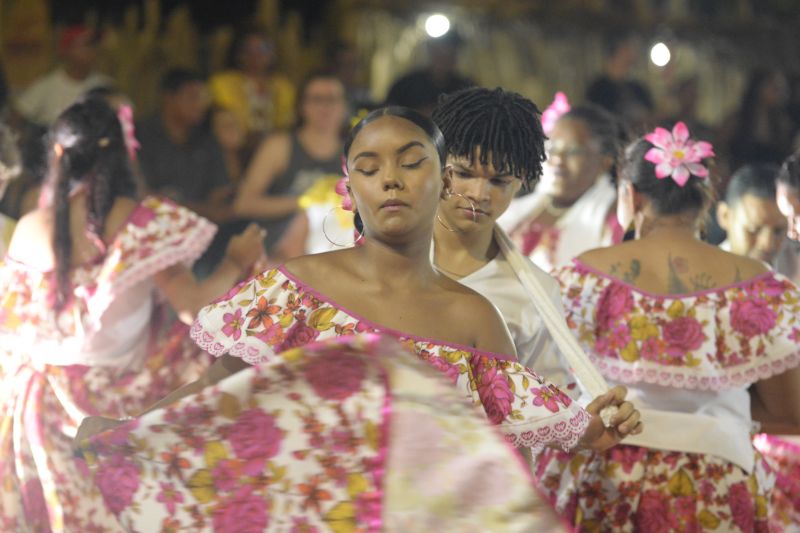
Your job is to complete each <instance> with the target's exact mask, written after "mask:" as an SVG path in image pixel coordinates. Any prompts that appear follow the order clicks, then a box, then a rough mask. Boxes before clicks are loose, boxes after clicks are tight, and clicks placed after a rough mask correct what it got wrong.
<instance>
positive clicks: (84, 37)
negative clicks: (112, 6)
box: [16, 26, 111, 126]
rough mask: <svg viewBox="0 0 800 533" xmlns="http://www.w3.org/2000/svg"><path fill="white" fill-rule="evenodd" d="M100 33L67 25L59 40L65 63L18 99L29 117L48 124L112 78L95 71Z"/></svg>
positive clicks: (62, 60) (43, 124) (37, 122)
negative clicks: (93, 89) (83, 95)
mask: <svg viewBox="0 0 800 533" xmlns="http://www.w3.org/2000/svg"><path fill="white" fill-rule="evenodd" d="M99 42H100V34H99V33H98V32H97V31H95V30H93V29H91V28H89V27H86V26H68V27H66V28H65V29H64V30H63V32H62V33H61V36H60V38H59V41H58V55H59V58H60V59H61V64H60V65H59V66H58V67H56V68H55V69H54V70H53V71H51V72H50V73H48V74H46V75H45V76H43V77H42V78H40V79H39V80H37V81H36V82H34V83H33V85H31V86H30V87H29V88H28V89H27V90H26V91H25V92H24V93H22V94H21V95H20V96H19V98H18V99H17V103H16V109H17V111H18V112H19V113H20V114H22V116H24V117H25V118H26V119H28V120H30V121H31V122H33V123H35V124H38V125H40V126H48V125H49V124H51V123H52V122H54V121H55V119H56V118H58V116H59V115H60V114H61V112H62V111H64V110H65V109H66V108H67V107H69V106H70V105H71V104H72V103H74V102H75V101H76V100H77V99H78V98H79V97H80V96H81V95H82V94H84V93H85V92H86V91H88V90H90V89H92V88H94V87H98V86H101V85H108V84H110V83H111V80H110V79H109V78H107V77H106V76H104V75H102V74H99V73H98V72H96V71H95V64H96V63H97V47H98V44H99Z"/></svg>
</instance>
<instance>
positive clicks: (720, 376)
mask: <svg viewBox="0 0 800 533" xmlns="http://www.w3.org/2000/svg"><path fill="white" fill-rule="evenodd" d="M556 276H557V278H558V280H559V282H560V283H561V287H562V294H563V300H564V307H565V310H566V313H567V323H568V324H569V326H570V329H572V330H573V332H574V333H575V335H576V336H577V337H578V338H579V340H580V341H581V344H582V345H583V346H584V349H585V350H586V352H587V354H589V356H590V358H591V359H592V361H593V362H594V363H595V365H596V366H597V367H598V368H599V369H600V371H601V372H602V373H603V374H604V375H605V377H606V378H607V379H608V381H609V382H610V383H622V384H625V385H626V386H627V387H628V390H629V395H628V396H629V399H631V401H633V402H634V404H635V405H636V406H637V408H639V409H640V411H641V413H642V419H643V421H644V423H645V430H644V432H643V433H642V434H641V435H638V436H635V437H629V438H628V439H626V440H625V441H624V444H623V445H620V446H617V447H615V448H612V449H611V450H608V451H607V452H605V453H584V452H581V453H578V454H576V455H574V456H572V457H569V456H566V455H565V454H563V453H559V452H557V451H552V450H545V452H544V453H543V454H542V455H541V456H540V457H539V461H538V462H537V465H536V468H537V471H536V477H537V480H538V483H539V484H540V487H542V488H543V489H544V490H545V491H546V492H547V493H548V494H549V496H550V498H551V499H552V501H553V502H555V503H556V504H557V507H558V508H559V510H560V511H561V512H562V513H563V515H564V516H565V518H566V519H567V520H569V521H570V522H572V523H573V524H574V525H575V526H576V527H577V528H578V529H579V530H580V531H659V532H665V533H667V532H683V531H701V530H702V531H747V532H750V531H767V530H769V528H770V526H772V525H774V524H775V522H774V518H775V512H774V506H773V503H774V502H773V501H771V498H772V497H773V496H774V493H775V492H776V491H773V486H774V484H775V476H774V472H773V471H772V469H771V468H770V466H769V465H768V464H767V462H766V461H765V460H764V458H763V457H762V456H761V454H760V453H758V451H756V450H755V449H754V448H753V444H752V434H753V430H754V427H753V424H752V420H751V414H750V396H749V394H748V390H747V389H748V387H749V386H750V385H751V384H753V383H755V382H756V381H758V380H761V379H766V378H769V377H771V376H774V375H777V374H780V373H782V372H784V371H786V370H789V369H792V368H794V367H796V366H798V364H800V290H799V289H798V288H797V287H796V286H795V285H794V284H793V283H792V282H791V281H789V280H788V279H786V278H785V277H783V276H781V275H780V274H775V273H772V272H768V273H765V274H763V275H760V276H757V277H755V278H752V279H749V280H746V281H743V282H741V283H735V284H732V285H728V286H725V287H720V288H717V289H713V290H707V291H701V292H695V293H690V294H677V295H658V294H651V293H648V292H646V291H643V290H641V289H639V288H637V287H635V286H633V285H630V284H627V283H625V282H623V281H622V280H620V279H617V278H615V277H612V276H609V275H607V274H605V273H603V272H600V271H597V270H594V269H592V268H591V267H589V266H587V265H586V264H584V263H582V262H580V261H578V260H575V261H574V262H573V264H572V265H570V266H567V267H564V268H562V269H560V270H558V271H557V272H556ZM779 474H780V473H779ZM784 504H785V502H784ZM770 522H772V524H770ZM792 527H797V524H792V525H790V527H789V529H787V530H791V528H792Z"/></svg>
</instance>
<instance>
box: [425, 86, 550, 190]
mask: <svg viewBox="0 0 800 533" xmlns="http://www.w3.org/2000/svg"><path fill="white" fill-rule="evenodd" d="M432 118H433V121H434V122H435V123H436V125H437V126H439V129H441V130H442V133H443V134H444V139H445V143H446V145H447V153H448V154H449V155H452V156H454V157H464V158H468V159H469V162H470V164H471V165H472V164H475V155H476V150H477V149H480V156H479V162H480V164H481V165H487V164H488V163H489V158H490V157H491V163H492V166H493V167H494V168H495V170H496V171H497V172H501V173H504V174H510V175H512V176H516V177H518V178H520V179H522V184H523V187H525V189H526V190H530V189H532V188H533V186H534V185H536V182H537V181H538V180H539V177H540V176H541V175H542V163H543V162H544V160H545V152H544V141H545V134H544V131H542V122H541V112H540V111H539V108H538V107H536V104H534V103H533V102H531V101H530V100H528V99H527V98H525V97H523V96H521V95H519V94H517V93H515V92H511V91H505V90H503V89H501V88H499V87H498V88H496V89H485V88H483V87H471V88H468V89H463V90H461V91H458V92H455V93H452V94H449V95H446V96H443V97H442V98H441V99H440V100H439V105H437V106H436V109H434V111H433V116H432Z"/></svg>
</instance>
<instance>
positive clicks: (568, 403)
mask: <svg viewBox="0 0 800 533" xmlns="http://www.w3.org/2000/svg"><path fill="white" fill-rule="evenodd" d="M353 333H381V334H384V335H389V336H392V337H395V338H397V339H399V340H400V341H401V342H402V343H403V344H404V345H405V346H406V347H407V348H408V349H409V350H410V351H412V352H413V353H415V354H416V355H417V356H418V357H420V358H421V359H423V360H424V361H426V362H428V363H429V364H430V365H432V366H434V367H435V368H436V369H438V370H439V371H440V372H441V373H442V374H444V375H445V376H447V377H448V378H449V379H450V380H451V381H452V382H453V383H454V384H455V385H456V387H458V388H459V389H460V390H462V391H464V393H465V396H466V397H468V398H469V399H470V400H471V401H472V402H473V403H474V404H476V405H478V404H480V405H482V406H483V409H484V411H485V412H486V415H487V417H488V418H489V420H490V421H491V422H492V423H493V424H498V425H500V426H501V430H502V431H503V433H504V434H505V435H506V439H507V440H508V442H509V443H511V444H513V445H515V446H526V447H531V448H532V449H533V450H534V451H539V450H541V449H542V448H543V447H544V446H546V445H548V444H551V443H558V444H559V445H561V446H562V447H563V448H565V449H569V448H572V447H574V446H575V444H576V443H577V442H578V440H579V439H580V437H581V436H582V435H583V433H584V431H585V429H586V426H587V425H588V423H589V419H590V416H589V415H588V413H586V412H585V411H584V410H583V409H582V408H581V407H580V406H578V405H577V404H575V403H573V402H572V400H571V399H570V398H569V396H567V395H566V394H564V393H563V392H562V391H560V390H559V389H558V388H557V387H555V386H554V385H551V384H549V383H547V382H545V380H544V379H542V378H541V377H539V376H538V375H537V374H536V373H535V372H533V371H531V370H529V369H527V368H525V367H524V366H522V365H520V364H519V363H518V362H516V361H515V360H513V359H512V358H510V357H508V356H504V355H500V354H494V353H488V352H482V351H480V350H476V349H475V348H472V347H470V346H463V345H459V344H453V343H444V342H440V341H436V340H433V339H428V338H424V337H418V336H414V335H407V334H404V333H402V332H399V331H396V330H392V329H389V328H385V327H382V326H380V325H378V324H375V323H373V322H370V321H368V320H366V319H364V318H363V317H360V316H358V315H357V314H355V313H351V312H349V311H347V310H345V309H343V308H342V307H340V306H339V305H338V304H336V303H335V302H334V301H332V300H331V299H329V298H327V297H325V296H324V295H322V294H320V293H319V292H317V291H315V290H314V289H312V288H310V287H308V286H306V285H305V284H304V283H303V282H302V281H300V280H298V279H297V278H295V277H294V276H292V275H291V274H290V273H288V272H287V271H286V270H285V269H275V270H270V271H267V272H264V273H262V274H260V275H258V276H256V277H254V278H252V279H250V280H248V281H247V282H244V283H242V284H240V285H239V286H237V287H235V288H234V289H232V290H231V291H230V292H229V293H228V294H226V295H225V296H223V297H222V298H220V299H218V300H217V301H216V302H214V303H212V304H211V305H209V306H207V307H205V308H204V309H202V310H201V311H200V313H199V314H198V317H197V320H196V321H195V323H194V324H193V326H192V329H191V336H192V338H193V339H194V340H195V342H197V344H198V345H199V346H200V347H202V348H203V349H205V350H206V351H208V352H209V353H210V354H212V355H214V356H221V355H224V354H228V355H231V356H234V357H240V358H242V359H243V360H244V361H246V362H248V363H250V364H258V363H263V362H266V361H270V360H272V359H274V358H275V355H276V354H279V353H281V352H284V351H286V350H289V349H292V348H297V347H300V346H305V345H307V344H309V343H312V342H316V341H321V340H324V339H328V338H333V337H340V336H345V335H350V334H353Z"/></svg>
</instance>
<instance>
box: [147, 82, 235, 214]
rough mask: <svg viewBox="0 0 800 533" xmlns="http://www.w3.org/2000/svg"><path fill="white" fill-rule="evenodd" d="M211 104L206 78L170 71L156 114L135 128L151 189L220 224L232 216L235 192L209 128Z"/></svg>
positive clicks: (162, 88)
mask: <svg viewBox="0 0 800 533" xmlns="http://www.w3.org/2000/svg"><path fill="white" fill-rule="evenodd" d="M210 104H211V101H210V98H209V94H208V88H207V86H206V83H205V80H204V79H203V77H202V76H201V75H200V74H198V73H196V72H193V71H191V70H185V69H172V70H170V71H168V72H167V73H166V74H164V77H163V78H162V80H161V106H160V108H159V110H158V112H157V113H156V114H155V115H153V116H151V117H149V118H147V119H145V120H143V121H141V122H140V123H139V124H137V126H136V136H137V138H138V140H139V143H140V144H141V149H140V151H139V164H140V168H141V171H142V175H143V176H144V180H145V183H146V185H147V188H148V190H149V191H151V192H155V193H158V194H161V195H164V196H167V197H169V198H171V199H172V200H174V201H176V202H178V203H180V204H183V205H185V206H187V207H189V208H190V209H192V210H193V211H194V212H196V213H199V214H200V215H202V216H204V217H206V218H208V219H210V220H212V221H214V222H217V223H220V222H227V221H228V220H230V218H231V210H230V205H229V204H230V198H231V195H232V189H231V187H230V183H229V180H228V171H227V167H226V165H225V158H224V156H223V154H222V149H221V147H220V145H219V143H218V142H217V140H216V139H215V138H214V135H213V134H212V132H211V130H210V128H208V127H207V126H206V124H205V119H206V113H207V112H208V109H209V106H210Z"/></svg>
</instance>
